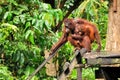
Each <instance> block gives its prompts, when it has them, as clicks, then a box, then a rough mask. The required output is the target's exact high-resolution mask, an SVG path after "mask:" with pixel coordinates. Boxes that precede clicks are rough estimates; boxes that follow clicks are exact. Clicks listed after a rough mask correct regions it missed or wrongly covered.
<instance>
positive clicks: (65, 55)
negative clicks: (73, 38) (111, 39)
mask: <svg viewBox="0 0 120 80" xmlns="http://www.w3.org/2000/svg"><path fill="white" fill-rule="evenodd" d="M108 3H109V2H108V1H107V0H105V1H102V0H0V80H25V79H26V78H27V77H28V76H29V75H30V74H31V73H32V72H33V71H34V70H35V69H36V68H37V67H38V66H39V65H40V64H41V63H42V62H43V61H44V59H45V57H44V55H45V53H46V51H47V52H49V50H50V48H51V46H52V45H53V44H55V43H56V42H57V41H58V40H59V38H60V37H61V35H62V27H63V26H64V24H63V19H64V18H67V17H68V18H84V19H87V20H89V21H91V22H93V23H94V24H96V26H97V28H98V30H99V33H100V36H101V43H102V50H104V48H105V44H106V33H107V24H108V7H109V5H108ZM96 47H97V46H96V44H93V49H92V50H95V49H96ZM73 50H74V49H73V47H72V46H71V44H70V43H66V44H65V45H64V46H63V47H62V48H61V49H60V50H59V51H58V53H57V57H55V58H54V59H53V62H57V66H59V67H58V70H57V71H56V72H57V74H56V75H54V76H51V75H48V74H47V73H46V67H44V68H42V70H41V71H39V72H38V73H37V74H36V75H35V76H34V77H33V78H32V80H57V77H58V75H59V74H60V73H61V72H62V67H63V65H64V63H65V61H70V60H71V58H72V57H71V56H72V55H73ZM82 76H83V80H94V79H95V78H94V69H90V68H87V69H83V75H82ZM76 78H77V73H76V70H73V72H72V74H71V75H70V77H69V79H70V80H76Z"/></svg>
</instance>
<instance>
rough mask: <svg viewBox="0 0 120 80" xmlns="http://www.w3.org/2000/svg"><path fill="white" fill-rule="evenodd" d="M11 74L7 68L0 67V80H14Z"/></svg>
mask: <svg viewBox="0 0 120 80" xmlns="http://www.w3.org/2000/svg"><path fill="white" fill-rule="evenodd" d="M14 79H15V78H14V77H13V76H12V73H11V72H10V71H9V70H8V68H7V67H5V66H3V65H0V80H14Z"/></svg>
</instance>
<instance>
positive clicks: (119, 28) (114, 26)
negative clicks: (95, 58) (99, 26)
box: [106, 0, 120, 51]
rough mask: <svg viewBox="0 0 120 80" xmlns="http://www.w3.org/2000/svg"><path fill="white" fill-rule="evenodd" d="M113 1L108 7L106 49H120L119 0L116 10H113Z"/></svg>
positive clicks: (118, 0)
mask: <svg viewBox="0 0 120 80" xmlns="http://www.w3.org/2000/svg"><path fill="white" fill-rule="evenodd" d="M113 9H114V7H113V2H111V3H110V8H109V16H108V17H109V18H108V19H109V22H108V30H107V39H106V40H107V41H106V51H120V0H117V12H114V10H113Z"/></svg>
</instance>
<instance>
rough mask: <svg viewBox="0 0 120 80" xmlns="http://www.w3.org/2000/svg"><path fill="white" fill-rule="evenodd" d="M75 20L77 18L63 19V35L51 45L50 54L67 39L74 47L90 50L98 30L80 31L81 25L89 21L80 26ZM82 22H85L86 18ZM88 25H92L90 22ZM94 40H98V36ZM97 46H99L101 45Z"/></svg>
mask: <svg viewBox="0 0 120 80" xmlns="http://www.w3.org/2000/svg"><path fill="white" fill-rule="evenodd" d="M77 21H78V19H65V20H64V25H65V26H64V29H63V35H62V37H61V38H60V40H59V41H58V42H57V43H56V44H55V45H53V46H52V48H51V53H50V54H52V53H54V52H55V51H56V50H58V49H59V48H60V47H61V46H62V45H63V44H65V43H66V42H67V41H69V42H70V43H71V44H72V45H73V46H74V47H75V49H81V48H86V49H87V51H91V43H92V42H93V41H94V40H95V39H96V37H99V34H98V31H97V29H96V30H95V31H93V32H92V31H89V30H88V31H87V30H86V31H87V32H85V31H81V30H82V28H83V25H84V24H88V23H89V22H87V23H83V25H82V26H81V24H80V25H79V24H78V22H77ZM84 22H86V20H85V21H84ZM85 26H86V25H85ZM89 26H92V24H90V23H89ZM91 30H92V29H91ZM93 30H94V29H93ZM89 33H90V34H91V35H92V34H93V33H95V35H92V36H90V35H89ZM93 36H94V39H93ZM96 40H98V42H99V41H100V38H99V39H96ZM99 45H100V44H99ZM99 48H101V45H100V47H99ZM98 50H100V49H98Z"/></svg>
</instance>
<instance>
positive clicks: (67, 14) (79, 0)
mask: <svg viewBox="0 0 120 80" xmlns="http://www.w3.org/2000/svg"><path fill="white" fill-rule="evenodd" d="M82 1H83V0H75V2H74V5H73V6H71V7H70V8H69V9H68V12H67V13H66V15H65V16H64V18H63V20H62V21H60V22H59V23H58V25H57V26H56V27H55V28H54V29H52V30H53V31H54V32H56V31H57V30H58V29H59V28H60V27H61V25H62V23H63V21H64V19H65V18H67V17H68V16H69V15H70V14H71V13H72V11H73V10H75V9H76V8H78V6H79V5H80V3H81V2H82Z"/></svg>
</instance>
